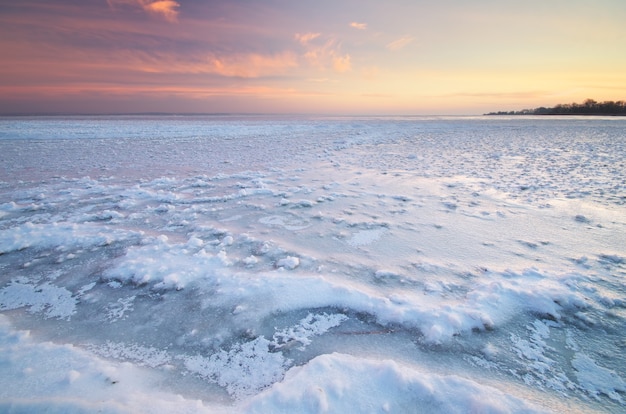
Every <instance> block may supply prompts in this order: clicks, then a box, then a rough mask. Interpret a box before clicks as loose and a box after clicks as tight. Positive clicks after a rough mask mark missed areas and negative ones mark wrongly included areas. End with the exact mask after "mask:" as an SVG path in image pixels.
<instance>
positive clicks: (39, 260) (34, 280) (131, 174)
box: [0, 116, 626, 413]
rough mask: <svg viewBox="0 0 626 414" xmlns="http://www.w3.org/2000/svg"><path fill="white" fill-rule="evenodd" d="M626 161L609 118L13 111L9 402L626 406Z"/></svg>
mask: <svg viewBox="0 0 626 414" xmlns="http://www.w3.org/2000/svg"><path fill="white" fill-rule="evenodd" d="M625 163H626V120H623V119H611V118H604V119H603V118H532V117H529V118H522V117H515V118H505V117H494V118H482V117H477V118H423V117H415V118H410V117H407V118H304V117H302V118H299V117H293V118H287V117H252V116H250V117H235V116H231V117H218V116H177V117H174V116H172V117H165V116H163V117H156V116H152V117H133V116H127V117H91V118H90V117H48V118H45V117H34V118H26V117H20V118H2V119H0V312H1V314H0V349H1V353H0V366H1V367H2V370H1V373H0V384H1V386H0V410H2V411H10V410H11V409H13V410H15V411H16V412H38V411H40V410H41V409H43V408H46V409H50V410H53V411H55V410H56V411H58V412H93V411H96V410H100V411H101V412H115V413H118V412H120V413H127V412H133V413H134V412H150V413H154V412H168V413H170V412H251V413H252V412H290V413H292V412H347V411H358V412H416V411H424V412H432V413H436V412H441V413H444V412H445V413H448V412H459V413H465V412H493V413H497V412H503V413H504V412H524V413H528V412H565V411H567V412H621V411H624V410H626V356H625V355H626V352H625V350H626V323H625V322H626V289H625V287H624V282H625V277H626V248H625V247H624V246H626V174H625V171H626V165H625ZM56 411H55V412H56Z"/></svg>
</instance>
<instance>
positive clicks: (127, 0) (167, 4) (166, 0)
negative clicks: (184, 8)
mask: <svg viewBox="0 0 626 414" xmlns="http://www.w3.org/2000/svg"><path fill="white" fill-rule="evenodd" d="M107 3H108V4H109V7H111V8H113V9H115V8H116V6H117V5H130V6H138V7H141V8H142V9H143V10H144V11H146V12H148V13H150V14H153V15H156V16H159V17H162V18H164V19H165V20H167V21H169V22H172V23H175V22H177V21H178V13H179V12H178V8H179V7H180V4H178V3H177V2H176V1H174V0H107Z"/></svg>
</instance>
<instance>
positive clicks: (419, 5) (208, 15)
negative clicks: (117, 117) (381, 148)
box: [0, 0, 626, 115]
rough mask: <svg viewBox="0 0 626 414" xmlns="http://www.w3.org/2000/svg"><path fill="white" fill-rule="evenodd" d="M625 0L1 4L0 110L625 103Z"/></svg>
mask: <svg viewBox="0 0 626 414" xmlns="http://www.w3.org/2000/svg"><path fill="white" fill-rule="evenodd" d="M624 22H626V1H624V0H594V1H591V0H528V1H522V0H517V1H508V0H499V1H496V0H473V1H467V0H432V1H425V0H424V1H423V0H316V1H307V0H301V1H298V0H267V1H262V0H254V1H253V0H55V1H50V0H0V114H2V113H3V114H7V113H138V112H171V113H190V112H193V113H304V114H338V115H358V114H363V115H368V114H369V115H391V114H396V115H437V114H439V115H448V114H449V115H462V114H466V115H472V114H482V113H485V112H490V111H499V110H519V109H524V108H534V107H538V106H552V105H555V104H558V103H570V102H583V101H584V100H585V99H587V98H591V99H595V100H597V101H605V100H625V99H626V24H625V23H624Z"/></svg>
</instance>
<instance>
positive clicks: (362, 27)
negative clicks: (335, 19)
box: [350, 22, 367, 30]
mask: <svg viewBox="0 0 626 414" xmlns="http://www.w3.org/2000/svg"><path fill="white" fill-rule="evenodd" d="M350 27H353V28H355V29H359V30H365V29H367V23H357V22H352V23H350Z"/></svg>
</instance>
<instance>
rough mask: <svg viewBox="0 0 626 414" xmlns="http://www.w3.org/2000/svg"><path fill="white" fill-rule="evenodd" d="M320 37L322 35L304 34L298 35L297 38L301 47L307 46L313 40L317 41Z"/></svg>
mask: <svg viewBox="0 0 626 414" xmlns="http://www.w3.org/2000/svg"><path fill="white" fill-rule="evenodd" d="M320 36H321V33H304V34H300V33H296V35H295V38H296V40H297V41H298V42H300V44H301V45H303V46H306V45H308V44H309V43H310V42H311V41H312V40H314V39H317V38H318V37H320Z"/></svg>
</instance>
